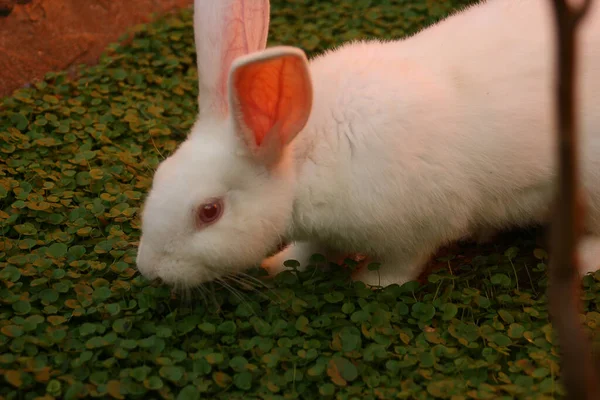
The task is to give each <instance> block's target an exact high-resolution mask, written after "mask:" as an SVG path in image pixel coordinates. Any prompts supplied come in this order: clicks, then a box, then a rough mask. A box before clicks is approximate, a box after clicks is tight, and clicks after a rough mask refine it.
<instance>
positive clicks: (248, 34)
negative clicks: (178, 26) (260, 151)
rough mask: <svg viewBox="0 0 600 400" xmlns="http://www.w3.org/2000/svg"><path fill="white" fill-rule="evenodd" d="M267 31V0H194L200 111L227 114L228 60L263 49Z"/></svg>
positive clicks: (202, 112) (220, 115)
mask: <svg viewBox="0 0 600 400" xmlns="http://www.w3.org/2000/svg"><path fill="white" fill-rule="evenodd" d="M268 31H269V0H195V2H194V40H195V42H196V57H197V65H198V106H199V108H200V114H201V115H202V114H206V113H209V114H210V115H212V116H218V117H223V116H226V115H227V112H228V101H227V78H228V76H229V70H230V67H231V63H232V62H233V60H235V59H236V58H237V57H239V56H243V55H246V54H249V53H252V52H255V51H259V50H263V49H264V48H265V46H266V42H267V34H268Z"/></svg>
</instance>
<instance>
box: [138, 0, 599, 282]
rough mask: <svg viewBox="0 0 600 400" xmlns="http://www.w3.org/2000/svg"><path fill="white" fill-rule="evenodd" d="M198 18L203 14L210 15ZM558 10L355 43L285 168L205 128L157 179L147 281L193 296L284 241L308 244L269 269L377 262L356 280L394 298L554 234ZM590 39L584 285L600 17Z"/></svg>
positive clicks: (450, 21)
mask: <svg viewBox="0 0 600 400" xmlns="http://www.w3.org/2000/svg"><path fill="white" fill-rule="evenodd" d="M229 1H231V0H229ZM200 3H201V2H199V1H197V2H196V8H197V9H199V10H200V11H201V10H202V9H203V8H208V7H209V5H210V4H209V3H210V2H206V1H205V2H204V3H202V4H200ZM214 3H220V2H217V1H214ZM551 6H552V3H551V2H549V1H548V0H491V1H487V2H484V3H482V4H479V5H476V6H473V7H469V8H467V9H465V10H463V11H461V12H459V13H456V14H454V15H453V16H451V17H449V18H447V19H445V20H443V21H441V22H440V23H438V24H436V25H434V26H431V27H429V28H428V29H425V30H423V31H421V32H419V33H417V34H416V35H414V36H412V37H410V38H406V39H405V40H399V41H390V42H378V41H371V42H357V43H350V44H347V45H345V46H342V47H340V48H338V49H336V50H334V51H330V52H328V53H326V54H324V55H321V56H319V57H317V58H315V59H314V60H312V61H311V62H310V79H311V80H312V90H313V93H314V94H313V104H312V111H311V113H310V117H309V119H308V122H307V123H306V125H305V126H304V129H302V131H301V132H300V133H299V134H298V136H297V137H296V138H295V139H294V140H293V141H292V142H291V143H290V144H289V145H288V146H287V148H286V149H285V152H284V155H283V156H282V157H281V161H280V162H279V164H278V165H277V167H274V168H269V167H265V166H264V165H259V164H257V163H256V162H252V160H251V158H249V157H248V151H249V150H248V148H247V146H246V145H245V144H244V141H243V140H240V139H239V138H240V137H239V135H235V134H232V133H233V131H235V128H234V127H233V125H235V123H232V119H225V120H223V119H218V118H217V119H213V118H211V117H210V116H202V115H201V117H200V119H199V120H198V121H197V123H196V125H195V126H194V128H193V130H192V133H191V135H190V137H189V138H188V140H186V141H185V142H184V143H183V144H182V145H181V147H180V148H179V149H178V150H177V151H176V152H175V153H174V154H173V155H172V156H171V157H170V158H169V159H168V160H166V161H165V162H163V164H162V165H161V166H160V168H159V169H158V171H157V173H156V177H155V180H154V183H153V188H152V191H151V193H150V195H149V197H148V199H147V202H146V205H145V210H144V214H143V217H142V221H143V225H142V231H143V239H142V241H141V244H140V249H139V255H138V267H139V269H140V271H141V272H142V273H143V274H145V275H147V276H150V277H152V276H158V277H161V278H162V279H163V280H165V281H167V282H169V283H180V284H188V285H195V284H198V283H200V282H203V281H206V280H211V279H214V278H216V277H218V276H220V275H222V274H225V273H227V272H228V271H239V270H242V269H244V268H247V267H250V266H252V265H256V264H258V263H260V261H261V258H263V257H265V256H266V255H267V254H268V253H269V252H270V251H272V250H273V249H274V247H275V246H276V244H277V243H278V242H279V239H280V237H285V238H286V239H287V240H291V241H294V242H296V244H295V245H293V246H291V247H290V248H289V249H287V250H285V251H284V252H282V253H279V254H277V255H276V256H274V257H272V258H270V259H267V260H265V262H264V263H263V265H264V266H265V267H268V268H272V269H274V270H277V269H278V268H280V267H281V263H282V262H283V261H284V260H285V259H288V258H294V259H298V260H299V261H301V263H305V262H306V260H307V259H308V257H309V256H310V255H312V254H313V253H314V252H322V253H326V254H339V253H342V254H344V253H366V254H368V255H370V256H371V258H373V259H375V260H377V261H379V262H382V263H383V265H382V266H381V268H380V270H379V272H369V271H367V270H366V269H363V270H361V272H360V273H359V275H358V276H357V277H356V278H357V279H360V280H363V281H365V282H367V283H371V284H379V283H381V284H383V285H387V284H391V283H403V282H405V281H407V280H410V279H414V278H416V276H417V275H418V273H419V272H420V269H421V267H422V265H423V263H424V262H425V261H426V260H427V258H428V257H430V256H431V255H432V254H433V253H434V252H435V251H436V250H437V249H438V248H439V247H440V246H442V245H444V244H446V243H448V242H450V241H454V240H457V239H460V238H463V237H465V236H470V235H472V234H474V233H477V232H489V231H494V230H498V229H503V228H507V227H512V226H527V225H530V224H533V223H537V222H544V221H547V218H548V216H549V211H550V206H551V202H552V200H553V195H554V189H555V178H556V168H555V167H556V155H555V142H556V137H555V117H554V67H555V58H556V57H555V43H554V40H555V31H554V29H555V28H554V15H553V14H552V12H553V11H552V9H551V8H550V7H551ZM267 7H268V6H267ZM580 39H581V40H580V43H579V50H580V53H579V64H578V65H579V69H578V73H579V78H578V79H579V97H578V103H577V110H578V114H577V115H578V117H579V121H580V128H581V129H580V141H581V143H582V145H581V148H580V149H581V162H582V167H583V176H582V178H583V182H582V183H583V186H584V188H585V193H586V195H587V200H588V204H587V206H588V207H587V214H586V221H585V222H586V224H585V226H586V229H587V231H588V232H589V235H590V236H589V237H588V238H586V239H585V240H584V243H583V244H582V246H581V252H582V255H581V260H582V262H583V265H582V268H583V271H582V272H584V273H585V272H591V271H594V270H596V269H598V268H599V267H600V259H599V258H598V257H599V256H600V239H599V238H600V6H599V5H597V4H596V2H593V3H592V6H591V9H590V12H589V14H588V16H587V18H586V19H585V21H584V24H583V27H582V29H581V30H580ZM196 40H197V41H198V40H201V39H199V36H198V35H196ZM273 51H275V52H277V51H280V50H279V49H275V50H273ZM281 51H284V49H281ZM215 52H216V53H215V54H211V53H210V51H204V53H203V57H206V58H210V57H215V58H219V54H217V53H218V51H217V50H215ZM240 56H241V55H240ZM250 58H252V56H250ZM200 62H201V60H200V59H199V63H200ZM201 76H202V74H201ZM201 88H202V86H201ZM200 98H202V93H201V94H200ZM232 118H233V121H235V120H236V116H233V117H232ZM222 194H225V196H226V200H227V206H226V211H225V213H224V215H223V217H222V219H221V220H220V221H219V222H217V223H216V224H215V225H213V226H210V227H207V228H206V229H205V230H202V231H195V230H194V225H193V214H192V213H191V212H190V209H191V208H192V207H193V206H194V205H196V204H197V203H199V202H201V201H202V200H204V199H206V198H208V197H211V196H215V195H222Z"/></svg>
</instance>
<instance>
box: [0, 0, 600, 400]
mask: <svg viewBox="0 0 600 400" xmlns="http://www.w3.org/2000/svg"><path fill="white" fill-rule="evenodd" d="M466 3H467V2H466V1H453V2H450V1H438V0H436V1H434V0H412V1H399V0H398V1H393V0H389V1H384V0H382V1H368V0H355V1H350V0H348V1H341V2H325V1H322V0H285V1H284V0H278V1H274V2H273V4H272V21H271V24H272V25H271V34H270V35H271V36H270V44H278V43H284V44H292V45H298V46H300V47H302V48H304V49H305V50H306V51H307V52H308V53H309V54H314V53H315V52H318V51H322V50H323V49H326V48H330V47H332V46H334V45H336V44H338V43H340V42H343V41H346V40H350V39H353V38H361V37H374V36H375V37H382V38H384V37H385V38H393V37H400V36H403V35H406V34H410V33H412V32H415V31H416V30H417V29H419V28H420V27H422V26H425V25H427V24H430V23H432V22H433V21H435V20H436V19H438V18H440V17H443V16H444V15H446V14H447V13H448V12H449V11H450V10H451V9H453V8H454V7H457V6H460V5H463V4H466ZM192 36H193V35H192V25H191V13H190V12H189V11H184V12H181V13H179V14H177V15H173V16H169V17H166V18H163V19H161V20H159V21H157V22H155V23H153V24H151V25H149V26H145V27H141V28H139V29H136V30H135V36H134V37H133V39H132V40H130V41H127V42H124V43H123V44H122V45H114V46H111V47H110V48H109V49H107V52H106V55H105V56H104V57H103V58H102V59H101V61H100V63H99V64H98V65H97V66H93V67H83V68H81V69H80V71H79V73H78V77H77V78H75V79H69V78H68V77H67V75H66V74H65V73H51V74H48V76H47V77H46V79H45V80H44V81H43V82H39V83H37V84H35V85H33V87H31V88H28V89H22V90H19V91H17V92H15V93H14V95H13V96H11V97H7V98H4V99H1V100H0V283H1V284H0V374H1V375H2V376H3V377H1V378H0V399H34V398H39V399H42V398H43V399H52V398H65V399H73V398H85V397H100V398H117V399H122V398H127V399H130V398H143V399H154V398H156V399H158V398H165V399H171V398H173V399H199V398H209V397H212V398H218V399H253V398H261V399H293V398H301V399H314V398H335V399H391V398H418V399H426V398H452V399H465V398H478V399H479V398H481V399H485V398H489V399H513V398H523V399H526V398H532V399H533V398H535V399H543V398H555V397H560V394H561V388H560V385H559V383H558V379H559V376H560V371H559V368H558V364H557V362H558V357H557V347H556V340H555V337H554V336H553V332H552V330H551V326H550V324H549V319H548V313H547V307H546V297H545V291H546V284H547V279H546V268H547V266H546V253H545V251H544V250H542V249H540V248H537V246H536V245H535V241H534V240H532V239H531V238H530V235H528V234H522V235H516V236H514V237H513V238H512V239H511V240H510V241H509V242H510V243H506V244H504V243H503V244H496V245H492V246H486V247H482V248H480V249H478V250H477V252H478V255H477V256H476V257H473V258H469V259H468V260H469V262H468V263H466V262H462V261H460V260H461V258H458V257H453V256H449V257H447V259H446V260H445V261H447V264H448V268H447V269H444V270H442V271H440V272H437V273H435V274H432V275H430V276H429V278H428V282H427V283H425V284H423V285H419V284H418V283H416V282H413V283H408V284H406V285H404V286H402V287H399V286H397V285H393V286H390V287H388V288H385V289H383V290H377V291H373V290H371V289H369V288H366V287H365V286H364V285H363V284H361V283H351V282H350V281H349V280H348V272H347V270H343V269H339V268H338V269H334V270H333V271H332V272H329V273H327V274H325V273H323V272H322V271H320V270H316V269H314V268H309V269H308V270H307V271H306V272H303V273H296V272H293V271H290V272H285V273H283V274H281V275H279V276H278V277H277V278H276V279H275V280H274V281H273V282H272V283H271V286H272V288H270V289H266V288H261V287H257V288H254V289H252V290H251V289H250V288H242V287H238V288H237V289H235V291H234V294H233V295H232V294H231V293H230V292H229V291H228V290H226V289H224V288H222V287H218V286H217V285H212V286H210V285H209V286H208V287H207V288H205V290H204V291H199V292H198V293H192V294H191V296H188V297H186V298H181V296H174V295H173V294H172V293H171V292H170V290H169V289H168V288H165V287H160V286H155V285H154V286H153V285H150V284H149V283H148V282H146V281H145V280H144V279H143V278H141V277H140V276H139V274H137V273H136V270H135V255H136V244H137V240H138V239H139V219H138V211H139V207H140V205H141V201H142V198H143V196H144V194H145V193H146V191H147V190H148V187H149V184H150V182H151V178H152V171H153V170H154V168H155V167H156V166H157V164H158V163H159V161H160V160H161V159H162V158H163V157H164V156H165V155H167V154H169V153H170V152H171V151H173V149H174V148H175V147H176V145H177V144H178V143H179V142H180V141H181V140H182V139H183V138H184V137H185V135H186V132H187V131H188V129H189V127H190V125H191V123H192V122H193V119H194V117H195V113H196V77H195V67H194V61H195V55H194V52H193V38H192ZM234 245H235V243H232V246H234ZM256 274H258V272H256ZM583 284H584V291H583V292H582V294H581V296H582V298H583V300H584V305H585V310H584V314H583V315H582V318H581V320H582V323H584V324H585V326H586V327H587V328H588V329H589V331H590V332H593V333H594V335H595V340H596V343H598V342H600V334H599V332H600V313H598V309H599V308H598V307H599V304H600V272H598V273H596V274H595V276H587V277H585V278H584V281H583Z"/></svg>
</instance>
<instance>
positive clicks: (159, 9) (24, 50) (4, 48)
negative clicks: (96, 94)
mask: <svg viewBox="0 0 600 400" xmlns="http://www.w3.org/2000/svg"><path fill="white" fill-rule="evenodd" d="M191 4H192V0H0V97H1V96H7V95H10V94H11V93H12V92H13V91H14V90H15V89H18V88H20V87H22V86H24V85H26V84H28V83H31V82H33V81H35V80H38V79H40V78H42V77H43V76H44V74H45V73H47V72H50V71H62V70H67V69H69V67H71V66H74V65H78V64H93V63H95V62H97V60H98V58H99V56H100V54H101V53H102V52H103V50H104V48H105V47H106V46H107V45H108V44H109V43H111V42H114V41H116V40H117V39H118V38H119V36H121V35H122V34H123V33H125V32H126V31H127V29H128V28H129V27H131V26H133V25H137V24H139V23H145V22H149V21H150V20H151V18H152V16H153V14H154V15H156V14H163V13H167V12H170V11H174V10H176V9H178V8H182V7H188V6H190V5H191Z"/></svg>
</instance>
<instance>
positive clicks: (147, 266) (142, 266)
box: [135, 239, 158, 280]
mask: <svg viewBox="0 0 600 400" xmlns="http://www.w3.org/2000/svg"><path fill="white" fill-rule="evenodd" d="M145 260H148V256H147V255H146V252H145V251H144V241H143V240H142V239H140V244H139V245H138V252H137V256H136V258H135V264H136V266H137V269H138V271H140V273H141V274H142V275H143V276H144V277H146V278H147V279H150V280H152V279H156V278H158V273H157V272H156V269H155V268H154V267H153V266H152V263H151V262H148V261H145Z"/></svg>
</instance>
